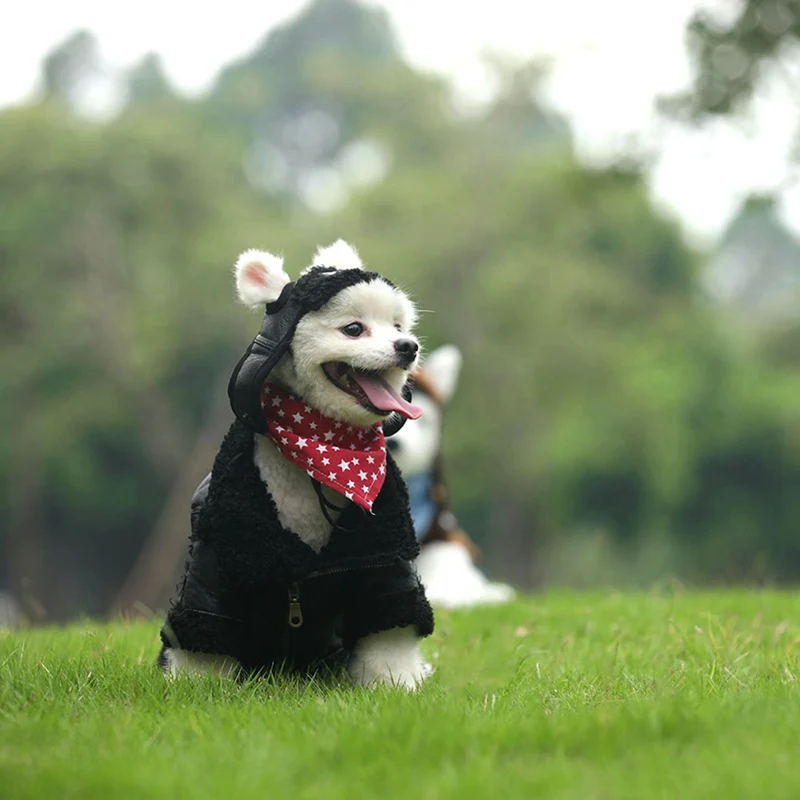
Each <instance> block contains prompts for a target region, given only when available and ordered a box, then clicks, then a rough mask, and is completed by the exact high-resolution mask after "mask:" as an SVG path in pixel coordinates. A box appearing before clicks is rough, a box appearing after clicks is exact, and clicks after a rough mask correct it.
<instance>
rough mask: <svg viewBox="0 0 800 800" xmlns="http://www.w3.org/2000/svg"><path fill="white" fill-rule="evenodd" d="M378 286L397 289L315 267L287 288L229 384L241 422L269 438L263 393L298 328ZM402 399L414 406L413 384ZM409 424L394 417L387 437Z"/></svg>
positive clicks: (353, 273) (366, 276) (364, 275)
mask: <svg viewBox="0 0 800 800" xmlns="http://www.w3.org/2000/svg"><path fill="white" fill-rule="evenodd" d="M374 280H381V281H384V282H385V283H388V284H389V285H390V286H391V287H392V288H396V287H395V285H394V284H393V283H392V282H391V281H390V280H388V279H387V278H384V277H383V276H382V275H379V274H378V273H377V272H367V271H366V270H363V269H341V270H339V269H335V268H333V267H311V269H309V270H308V271H307V272H306V273H305V274H304V275H302V276H301V277H300V278H298V279H297V280H296V281H293V282H291V283H288V284H286V286H284V287H283V291H282V292H281V294H280V297H278V299H277V300H275V301H274V302H272V303H267V305H266V313H265V314H264V319H263V320H262V322H261V330H259V332H258V334H257V335H256V338H255V339H253V341H252V342H251V343H250V345H249V347H248V348H247V350H245V352H244V355H243V356H242V357H241V358H240V359H239V361H238V363H237V364H236V366H235V367H234V370H233V373H232V374H231V378H230V380H229V381H228V399H229V400H230V403H231V409H232V410H233V413H234V414H235V415H236V417H237V419H239V420H240V421H241V422H242V423H244V424H245V425H247V427H248V428H250V429H251V430H254V431H256V432H257V433H266V431H267V423H266V420H265V419H264V414H263V413H262V410H261V387H262V385H263V383H264V381H265V380H266V379H267V377H268V376H269V374H270V372H271V371H272V370H273V369H274V368H275V365H276V364H277V363H278V362H279V361H280V360H281V358H282V357H283V355H284V354H285V353H286V352H288V350H289V348H290V347H291V345H292V339H293V338H294V333H295V330H296V329H297V323H298V322H300V319H301V318H302V317H303V316H305V315H306V314H307V313H308V312H309V311H319V310H320V309H321V308H322V307H323V306H324V305H325V304H326V303H328V302H329V301H330V300H331V299H332V298H333V297H334V296H335V295H337V294H339V292H341V291H342V290H343V289H347V288H349V287H350V286H355V285H356V284H358V283H369V282H370V281H374ZM402 393H403V397H405V399H406V400H411V390H410V388H409V387H408V384H406V386H404V387H403V392H402ZM405 421H406V420H405V417H402V416H401V415H400V414H397V413H392V414H391V415H390V416H389V417H387V418H386V419H385V420H384V423H383V431H384V434H385V435H386V436H392V435H393V434H395V433H397V431H399V430H400V428H402V427H403V425H404V424H405Z"/></svg>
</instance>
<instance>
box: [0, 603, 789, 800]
mask: <svg viewBox="0 0 800 800" xmlns="http://www.w3.org/2000/svg"><path fill="white" fill-rule="evenodd" d="M157 630H158V622H157V621H156V622H153V623H136V624H133V623H132V624H129V625H126V624H115V625H101V624H93V623H89V624H84V625H80V626H74V627H69V628H65V629H40V630H36V631H30V632H21V633H20V632H16V633H9V632H5V633H3V632H0V798H3V800H5V798H25V797H27V798H33V797H35V798H54V799H57V800H61V798H82V799H84V798H86V799H88V798H116V797H131V798H134V797H135V798H162V797H163V798H174V800H182V799H183V798H195V797H198V798H199V797H219V798H225V800H227V799H228V798H232V799H233V798H281V799H282V798H291V799H292V800H300V799H301V798H312V797H313V798H324V799H325V800H334V799H335V798H348V800H351V798H354V797H377V798H381V800H389V798H403V800H406V799H408V800H422V799H423V798H439V797H443V798H466V797H480V798H487V799H488V798H494V797H498V798H504V797H520V798H567V797H569V798H582V799H585V798H650V797H665V798H666V797H669V798H703V800H707V799H708V798H738V797H748V798H793V799H795V798H800V685H798V681H797V679H798V677H800V594H799V595H793V594H781V593H772V592H768V593H755V592H754V593H746V592H736V593H733V592H728V593H726V592H720V593H705V594H693V593H685V594H684V593H677V594H670V593H661V594H658V593H652V594H606V595H600V594H551V595H547V596H542V597H536V598H525V599H524V600H520V601H519V602H516V603H514V604H512V605H508V606H505V607H501V608H494V609H481V610H475V611H467V612H458V613H449V614H448V613H444V612H439V613H438V615H437V629H436V633H435V635H434V636H433V637H431V638H430V639H429V640H427V641H426V644H425V648H426V653H427V655H428V656H429V657H430V658H431V659H432V660H433V661H434V663H435V664H436V667H437V673H436V675H435V676H434V677H433V678H432V679H431V680H430V682H429V683H428V684H426V686H425V688H424V689H423V690H422V691H421V692H420V693H418V694H416V695H406V694H405V693H402V692H396V691H394V692H393V691H391V690H383V689H382V690H376V691H368V690H363V689H354V688H351V687H349V686H346V685H343V684H342V685H333V686H314V685H308V684H297V683H291V682H286V681H281V680H277V679H276V680H261V681H251V682H249V683H247V684H245V685H235V684H233V683H231V682H228V681H225V680H220V679H213V678H206V679H202V680H198V679H182V680H179V681H177V682H176V683H174V684H171V685H168V684H167V683H166V682H165V681H164V679H163V677H162V676H161V675H160V674H159V673H158V672H157V670H156V669H155V667H154V665H153V662H154V659H155V655H156V651H157V647H158V643H157Z"/></svg>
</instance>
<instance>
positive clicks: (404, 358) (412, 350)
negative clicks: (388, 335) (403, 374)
mask: <svg viewBox="0 0 800 800" xmlns="http://www.w3.org/2000/svg"><path fill="white" fill-rule="evenodd" d="M394 350H395V352H396V353H397V357H398V359H397V360H398V361H399V362H400V363H401V364H403V365H405V366H408V365H409V364H410V363H411V362H412V361H413V360H414V359H415V358H416V357H417V351H418V350H419V345H418V344H417V343H416V342H415V341H414V340H413V339H398V340H397V341H396V342H395V343H394Z"/></svg>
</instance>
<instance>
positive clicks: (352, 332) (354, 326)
mask: <svg viewBox="0 0 800 800" xmlns="http://www.w3.org/2000/svg"><path fill="white" fill-rule="evenodd" d="M342 333H343V334H344V335H345V336H352V337H353V339H356V338H358V337H359V336H361V334H362V333H364V326H363V325H362V324H361V323H360V322H351V323H350V324H349V325H345V326H344V328H342Z"/></svg>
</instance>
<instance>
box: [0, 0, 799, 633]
mask: <svg viewBox="0 0 800 800" xmlns="http://www.w3.org/2000/svg"><path fill="white" fill-rule="evenodd" d="M731 8H732V9H733V10H734V13H729V14H727V15H726V16H725V21H724V22H721V21H719V20H718V19H715V18H711V17H708V16H707V15H706V16H702V15H699V16H698V17H697V18H696V19H695V20H694V22H693V23H692V25H691V27H690V31H689V45H690V48H691V52H692V53H693V55H694V63H695V66H696V76H695V86H694V91H693V92H692V93H691V94H689V95H686V96H682V97H672V98H667V99H666V100H665V103H664V108H665V113H668V114H672V115H680V116H681V118H682V119H684V120H685V122H686V124H687V125H692V124H695V123H696V121H697V120H699V119H701V118H704V117H708V116H719V115H723V116H724V115H736V114H746V109H747V103H748V101H749V100H750V98H751V97H752V95H753V92H755V91H757V87H758V85H759V81H761V80H772V77H771V76H773V75H774V74H775V73H776V71H778V72H780V68H781V64H782V63H783V62H782V61H781V59H783V61H786V59H787V58H788V60H789V61H790V62H791V63H796V61H795V62H792V58H793V57H794V55H795V51H796V48H797V37H798V35H800V2H794V1H793V0H750V2H747V3H745V4H732V5H731ZM737 9H738V10H737ZM787 53H788V54H789V55H788V56H787V55H786V54H787ZM490 68H491V69H492V70H493V72H494V82H495V85H496V92H495V94H494V97H493V99H492V100H491V102H489V103H488V104H487V105H485V106H483V107H481V108H480V110H478V111H474V110H473V111H470V112H465V111H464V110H460V111H459V110H458V109H457V107H456V105H455V104H454V103H453V98H452V93H451V89H450V87H449V86H448V85H447V83H446V82H445V81H444V80H442V79H441V78H438V77H435V76H431V75H429V74H426V73H424V72H421V71H418V70H415V69H414V68H412V66H411V65H410V64H409V63H407V62H406V61H405V60H404V58H403V57H402V55H401V52H400V49H399V47H398V44H397V41H396V37H395V35H394V32H393V30H392V27H391V24H390V20H389V18H388V17H387V16H386V14H385V12H383V11H382V10H380V9H378V8H375V7H373V6H362V5H360V4H359V3H357V2H354V0H316V2H313V3H311V4H310V5H308V6H307V7H306V8H305V9H304V10H303V11H302V12H301V13H300V14H299V15H297V16H296V17H294V18H293V19H291V20H290V21H289V22H287V23H286V24H284V25H282V26H280V27H277V28H275V29H273V30H271V31H270V32H269V33H268V34H266V35H265V37H264V38H263V40H262V42H261V44H260V45H259V46H258V47H257V48H256V49H255V50H254V51H253V52H251V53H249V54H248V55H246V56H245V57H243V58H241V60H239V61H237V62H236V63H232V64H229V65H228V66H227V67H226V68H225V69H224V70H222V72H221V73H220V74H219V76H218V78H217V80H216V81H215V83H214V85H213V87H212V88H211V90H210V91H209V92H207V93H206V94H204V95H203V96H202V97H199V98H193V99H187V98H186V97H183V96H182V95H180V94H179V93H177V92H176V91H174V89H173V88H172V87H171V86H170V83H169V81H168V80H167V78H166V76H165V73H164V70H163V68H162V65H161V64H160V61H159V59H158V57H157V56H155V55H153V56H148V57H147V58H145V59H143V60H142V61H141V62H140V63H139V64H137V65H136V66H135V67H134V68H133V69H131V70H130V71H129V73H128V74H127V75H126V76H125V84H126V86H125V88H126V92H125V97H126V100H125V103H124V106H123V107H122V108H121V110H120V111H119V113H118V114H116V115H114V116H112V117H111V118H110V119H105V120H98V119H96V118H92V117H88V116H87V115H86V114H85V113H83V111H82V97H83V90H84V89H85V86H86V85H87V82H91V80H92V79H93V76H95V75H96V74H98V73H100V72H102V70H103V69H104V65H103V63H102V59H101V57H100V55H99V48H98V43H97V42H96V41H95V40H94V39H93V38H92V36H91V35H90V34H88V33H86V32H78V33H76V34H75V35H74V36H72V37H70V38H69V39H68V40H67V41H65V42H63V43H62V44H61V45H59V46H58V47H57V48H56V49H54V50H53V51H52V52H51V53H50V54H49V55H48V57H47V58H46V60H45V62H44V63H43V65H42V75H43V86H44V91H43V92H42V94H41V96H40V97H38V98H37V99H36V100H33V101H31V102H29V103H26V104H23V105H18V106H15V107H11V108H6V109H3V110H0V208H2V213H1V214H0V274H2V287H3V288H2V292H0V331H1V332H2V337H1V338H0V375H2V387H3V391H2V393H0V419H1V420H2V428H3V431H4V435H3V436H2V437H0V536H1V537H2V538H1V539H0V547H1V548H2V549H1V550H0V552H1V553H2V556H1V557H0V589H3V588H4V589H6V590H7V591H8V592H10V593H12V594H13V596H14V597H16V598H17V600H18V602H19V603H20V604H21V606H22V609H23V611H24V613H25V615H26V616H28V617H29V618H30V619H32V620H34V621H36V620H52V619H55V620H63V619H68V618H70V617H73V616H75V615H78V614H104V613H107V612H108V611H109V610H111V609H114V608H119V607H121V606H124V607H126V608H132V607H135V606H136V602H137V600H138V599H141V598H138V597H137V594H136V593H137V591H139V590H140V589H137V588H135V587H141V586H143V585H144V586H146V588H147V592H146V594H147V597H148V598H149V602H152V598H153V597H155V598H158V602H160V603H162V604H163V603H165V602H166V599H167V597H168V595H169V592H170V590H171V588H172V585H173V584H174V579H175V577H176V571H177V570H178V568H179V566H180V562H181V561H182V558H183V548H184V547H185V542H186V535H187V534H188V503H189V498H190V496H191V492H192V490H193V489H194V486H195V485H196V483H197V482H198V481H199V479H200V478H201V477H202V475H203V474H205V471H206V470H207V469H208V468H209V466H210V464H211V460H212V458H213V456H214V453H215V451H216V447H217V445H218V443H219V440H220V437H221V435H222V433H223V432H224V430H225V428H226V427H227V424H228V423H229V420H230V411H229V408H228V407H227V398H226V397H225V383H226V381H227V377H228V374H229V371H230V369H231V368H232V366H233V364H234V363H235V359H236V358H237V357H238V355H239V353H240V352H241V351H242V350H243V348H244V347H245V346H246V344H247V343H248V342H249V340H250V338H251V337H252V335H253V334H254V332H255V330H256V328H257V325H258V319H257V316H254V315H250V314H248V313H246V312H245V311H244V310H243V309H241V308H240V307H238V306H237V305H236V303H235V302H234V297H233V288H232V274H231V267H232V264H233V262H234V260H235V258H236V256H237V254H238V253H239V252H241V251H242V250H244V249H246V248H248V247H258V248H264V249H269V250H275V251H279V252H282V253H283V254H284V255H285V256H286V258H287V265H288V269H289V271H290V272H294V273H295V274H296V272H297V271H299V270H300V269H301V268H302V267H304V266H306V265H307V263H308V261H309V259H310V257H311V254H312V252H313V250H314V248H315V247H316V245H318V244H325V243H329V242H330V241H333V240H334V239H336V238H338V237H339V236H342V237H344V238H346V239H348V240H350V241H352V242H354V243H355V244H356V246H357V247H358V248H359V250H360V252H361V253H362V255H363V257H364V258H365V261H366V262H367V264H368V266H370V267H372V268H375V269H377V270H379V271H381V272H384V273H385V274H387V275H388V276H390V277H392V278H393V279H395V280H397V281H398V282H400V283H401V284H402V285H403V286H404V287H406V288H407V289H408V290H409V291H410V292H411V294H412V295H413V296H414V297H415V298H416V300H417V301H418V302H419V304H420V306H421V307H422V308H423V309H426V310H428V311H430V312H431V313H425V314H424V315H423V318H422V323H421V333H422V335H423V336H424V337H425V342H426V346H427V348H428V349H432V348H434V347H436V346H438V345H440V344H443V343H447V342H452V343H455V344H457V345H458V346H459V347H460V348H461V350H462V351H463V353H464V356H465V366H464V370H463V374H462V379H461V385H460V389H459V392H458V393H457V395H456V397H455V399H454V401H453V404H452V407H451V409H450V416H449V417H448V418H447V423H446V424H447V427H446V433H445V450H446V458H447V466H448V471H449V478H450V481H451V483H452V493H453V497H454V500H455V506H456V510H457V512H458V515H459V518H460V520H461V522H462V524H463V526H464V527H465V529H466V530H467V531H468V532H469V533H470V534H471V535H472V536H473V538H474V539H475V540H476V541H477V542H478V543H479V545H480V546H481V547H482V549H483V551H484V558H485V560H484V563H483V567H484V568H485V569H486V570H487V571H488V572H489V573H490V574H491V575H492V577H495V578H505V579H508V580H511V581H513V582H515V583H516V584H518V585H519V586H522V587H525V588H532V587H543V586H548V585H553V584H571V585H579V586H582V585H590V584H603V583H611V584H614V585H618V586H629V585H638V584H648V583H652V582H653V581H657V580H663V579H669V578H677V579H680V580H682V581H687V582H693V583H715V582H750V583H752V582H794V581H796V580H797V579H798V577H800V536H798V531H797V525H798V520H800V492H798V491H797V490H796V489H797V486H798V485H800V404H799V403H798V400H797V398H798V397H799V396H800V317H799V316H798V314H797V308H798V306H797V299H798V279H799V278H800V270H799V268H798V267H799V264H800V262H799V261H798V254H800V249H799V247H798V242H797V241H796V239H795V238H794V236H793V235H792V234H791V233H790V232H789V231H788V230H787V229H786V228H785V227H784V226H783V225H782V223H781V222H780V219H779V217H778V215H777V214H776V210H775V207H774V200H773V198H771V197H770V196H758V197H751V198H749V199H748V200H747V202H746V203H744V204H743V206H742V208H741V210H740V212H739V214H738V216H737V217H736V219H735V220H734V222H733V223H732V224H731V226H730V229H729V231H728V232H727V234H726V235H725V236H724V237H723V239H722V241H721V243H720V244H719V246H718V247H715V248H714V249H713V250H709V251H703V252H700V251H697V250H693V249H691V248H690V247H689V246H688V245H687V244H686V243H685V242H684V240H683V238H682V236H681V232H680V229H679V227H678V225H677V223H676V222H675V221H673V220H670V219H668V218H665V217H664V216H663V215H661V214H659V213H658V212H657V211H656V210H655V209H654V208H653V207H652V205H651V203H650V201H649V199H648V193H647V190H646V186H645V182H644V179H643V175H642V169H643V166H642V164H640V163H637V161H636V160H635V159H634V158H625V159H620V160H619V161H618V162H617V163H614V164H611V165H606V166H604V167H602V168H590V167H587V166H585V165H583V164H581V163H580V162H579V161H578V159H577V158H576V156H575V154H574V150H575V148H574V143H573V139H572V135H571V132H570V128H569V126H568V125H567V123H566V122H565V120H563V119H562V118H560V117H559V116H558V114H556V113H555V112H554V111H553V110H552V109H551V108H549V107H548V106H547V105H546V104H545V103H544V102H543V101H542V100H541V99H540V92H539V88H540V86H541V81H542V78H543V76H544V75H545V73H546V68H545V67H544V66H543V65H542V64H539V63H516V62H510V61H507V60H503V59H500V58H496V59H494V60H493V61H492V62H491V64H490ZM798 109H800V106H798ZM176 531H177V536H176ZM175 541H177V542H178V549H177V551H176V549H175V545H174V542H175ZM170 542H172V544H171V545H170V544H169V543H170ZM170 548H171V549H170ZM148 581H149V583H148Z"/></svg>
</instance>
